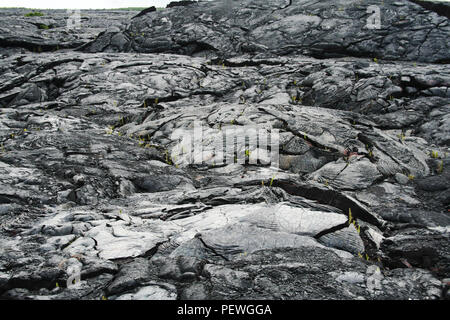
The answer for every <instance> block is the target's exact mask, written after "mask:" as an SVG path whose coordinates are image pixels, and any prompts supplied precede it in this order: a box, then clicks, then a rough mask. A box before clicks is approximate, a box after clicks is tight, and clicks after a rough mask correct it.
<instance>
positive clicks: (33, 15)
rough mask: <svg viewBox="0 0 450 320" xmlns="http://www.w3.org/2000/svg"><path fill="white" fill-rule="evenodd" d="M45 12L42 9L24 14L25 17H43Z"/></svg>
mask: <svg viewBox="0 0 450 320" xmlns="http://www.w3.org/2000/svg"><path fill="white" fill-rule="evenodd" d="M43 15H44V14H43V13H42V12H40V11H31V12H28V13H26V14H25V15H24V16H25V17H42V16H43Z"/></svg>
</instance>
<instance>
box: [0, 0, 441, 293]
mask: <svg viewBox="0 0 450 320" xmlns="http://www.w3.org/2000/svg"><path fill="white" fill-rule="evenodd" d="M415 2H417V3H415ZM419 2H423V1H414V2H412V1H406V0H403V1H400V0H398V1H387V0H384V2H383V4H381V5H380V3H379V1H377V2H375V1H364V2H362V1H353V0H345V1H344V0H340V1H306V0H305V1H300V0H298V1H295V0H292V1H275V0H269V1H248V0H245V1H226V2H216V1H213V2H192V3H190V2H186V3H184V5H182V6H174V5H172V6H171V7H170V8H167V9H164V10H159V11H154V10H153V9H151V10H150V9H149V10H147V11H146V12H143V13H142V14H136V12H126V11H82V14H81V27H80V28H79V29H71V30H67V28H66V21H67V19H68V18H69V17H68V14H67V13H66V11H50V10H44V11H42V12H43V14H44V15H43V16H35V17H25V16H24V15H25V14H26V13H27V12H28V11H27V10H20V9H8V10H6V9H2V10H0V15H1V17H2V19H0V56H1V62H0V298H2V299H36V300H47V299H111V300H113V299H118V300H129V299H442V298H444V299H448V298H449V297H448V285H449V282H450V281H449V278H450V253H449V247H448V244H449V240H450V233H449V232H450V229H449V226H450V216H449V210H450V198H449V194H450V192H449V187H450V184H449V181H450V157H449V156H448V152H449V151H450V150H449V147H450V89H449V87H450V66H449V65H448V62H449V61H450V59H449V58H450V50H449V47H450V43H449V39H450V25H449V18H448V16H446V14H445V12H448V11H445V10H444V9H445V8H446V7H445V5H443V6H429V5H428V6H427V8H426V7H424V6H425V5H423V4H420V3H419ZM375 4H378V5H379V7H380V9H381V18H382V25H381V28H380V29H367V28H366V27H365V26H366V21H367V18H368V17H369V16H370V13H368V12H367V8H368V6H370V5H375ZM42 25H46V26H47V28H46V27H43V26H42ZM195 121H197V123H201V124H202V127H203V129H204V130H205V132H204V133H203V135H204V139H203V140H200V143H201V144H202V147H203V151H204V154H205V155H206V156H207V158H208V161H207V162H204V163H203V164H192V163H190V162H189V154H191V153H192V150H185V145H184V144H183V141H182V138H183V137H182V136H181V137H180V135H174V132H177V131H180V130H188V131H189V130H192V129H193V126H194V123H195ZM249 126H255V127H260V128H266V129H267V128H269V127H270V128H272V129H278V130H279V136H280V148H279V167H278V168H276V167H273V166H271V165H270V164H269V163H268V162H267V161H258V162H257V163H253V164H251V163H250V161H248V160H249V158H250V156H251V155H252V154H255V153H258V152H259V150H255V149H250V147H248V148H249V149H246V148H247V146H246V145H245V142H244V144H242V141H241V142H239V139H238V140H237V141H236V142H235V147H236V148H235V149H236V150H238V151H239V152H240V156H237V157H239V159H241V157H243V158H244V160H247V161H243V162H242V161H236V163H231V164H223V163H221V162H220V157H219V155H218V154H216V153H215V152H214V150H215V149H214V141H218V140H221V139H222V137H223V133H224V132H226V131H227V130H231V129H233V130H234V131H235V132H238V133H240V134H241V135H245V130H246V128H248V127H249ZM267 130H268V129H267ZM183 132H186V131H183ZM239 152H238V153H239ZM258 154H259V153H258ZM231 156H233V154H231ZM77 270H78V271H77ZM78 272H79V274H78ZM74 275H75V278H74ZM73 279H75V283H73V282H72V280H73Z"/></svg>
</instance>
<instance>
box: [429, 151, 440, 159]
mask: <svg viewBox="0 0 450 320" xmlns="http://www.w3.org/2000/svg"><path fill="white" fill-rule="evenodd" d="M431 157H432V158H434V159H437V158H439V153H438V152H437V151H434V150H433V151H431Z"/></svg>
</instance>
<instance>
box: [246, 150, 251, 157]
mask: <svg viewBox="0 0 450 320" xmlns="http://www.w3.org/2000/svg"><path fill="white" fill-rule="evenodd" d="M245 156H246V157H247V158H248V157H250V150H248V149H247V150H245Z"/></svg>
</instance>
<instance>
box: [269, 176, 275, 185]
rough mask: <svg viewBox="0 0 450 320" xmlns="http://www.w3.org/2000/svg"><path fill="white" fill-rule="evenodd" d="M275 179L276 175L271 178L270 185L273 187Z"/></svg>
mask: <svg viewBox="0 0 450 320" xmlns="http://www.w3.org/2000/svg"><path fill="white" fill-rule="evenodd" d="M274 179H275V175H274V176H273V177H272V179H270V184H269V187H272V184H273V180H274Z"/></svg>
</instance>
